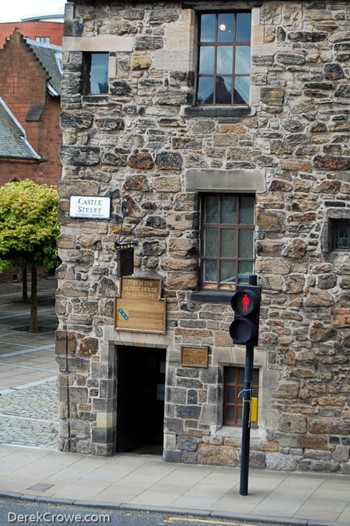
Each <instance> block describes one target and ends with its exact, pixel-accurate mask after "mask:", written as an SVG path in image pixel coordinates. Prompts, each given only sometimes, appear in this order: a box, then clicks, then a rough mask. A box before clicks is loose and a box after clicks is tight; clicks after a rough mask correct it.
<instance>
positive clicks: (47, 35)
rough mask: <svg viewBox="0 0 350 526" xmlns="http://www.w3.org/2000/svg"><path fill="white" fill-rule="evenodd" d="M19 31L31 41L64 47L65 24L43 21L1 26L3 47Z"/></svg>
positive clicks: (0, 40)
mask: <svg viewBox="0 0 350 526" xmlns="http://www.w3.org/2000/svg"><path fill="white" fill-rule="evenodd" d="M15 29H18V30H19V31H20V33H21V34H22V35H23V36H24V37H26V38H29V39H30V40H37V41H39V42H45V43H46V44H54V45H55V46H62V38H63V24H62V22H47V21H42V20H30V21H25V22H5V23H2V24H0V42H1V46H3V44H4V42H5V40H6V39H7V38H8V37H9V36H10V35H11V34H12V33H13V32H14V30H15Z"/></svg>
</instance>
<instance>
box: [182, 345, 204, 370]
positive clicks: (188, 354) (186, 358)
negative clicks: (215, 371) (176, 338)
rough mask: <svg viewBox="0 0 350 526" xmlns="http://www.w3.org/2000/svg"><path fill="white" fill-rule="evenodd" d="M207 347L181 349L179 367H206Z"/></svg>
mask: <svg viewBox="0 0 350 526" xmlns="http://www.w3.org/2000/svg"><path fill="white" fill-rule="evenodd" d="M208 354H209V349H208V347H181V365H183V366H187V367H208Z"/></svg>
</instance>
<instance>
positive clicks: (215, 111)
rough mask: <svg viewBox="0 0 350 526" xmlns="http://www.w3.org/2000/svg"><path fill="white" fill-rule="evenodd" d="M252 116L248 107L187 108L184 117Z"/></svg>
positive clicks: (251, 111)
mask: <svg viewBox="0 0 350 526" xmlns="http://www.w3.org/2000/svg"><path fill="white" fill-rule="evenodd" d="M251 115H254V112H253V110H252V108H251V107H250V106H192V107H191V106H188V107H187V108H184V113H183V116H184V117H208V118H209V117H246V116H251Z"/></svg>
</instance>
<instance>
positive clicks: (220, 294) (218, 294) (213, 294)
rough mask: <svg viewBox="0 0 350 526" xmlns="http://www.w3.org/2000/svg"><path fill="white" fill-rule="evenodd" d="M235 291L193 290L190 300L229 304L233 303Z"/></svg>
mask: <svg viewBox="0 0 350 526" xmlns="http://www.w3.org/2000/svg"><path fill="white" fill-rule="evenodd" d="M233 294H234V291H232V292H230V291H218V290H215V291H212V290H199V291H196V292H192V293H191V296H190V301H193V302H196V301H198V302H199V303H218V304H226V305H229V304H230V303H231V299H232V296H233Z"/></svg>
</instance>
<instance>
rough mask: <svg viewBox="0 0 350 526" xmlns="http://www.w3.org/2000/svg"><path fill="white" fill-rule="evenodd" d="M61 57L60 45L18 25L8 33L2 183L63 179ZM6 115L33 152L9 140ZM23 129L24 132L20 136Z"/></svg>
mask: <svg viewBox="0 0 350 526" xmlns="http://www.w3.org/2000/svg"><path fill="white" fill-rule="evenodd" d="M27 24H28V23H26V26H27ZM33 24H34V23H33ZM40 24H43V23H40ZM4 25H7V26H9V25H10V24H3V26H4ZM16 25H20V24H16ZM50 25H52V24H50ZM57 25H58V24H57ZM27 27H28V26H27ZM41 27H43V26H41ZM60 28H61V25H60ZM61 57H62V53H61V47H60V46H55V45H52V44H46V43H43V42H38V41H35V40H30V39H27V38H25V37H24V36H23V35H22V34H21V32H20V31H19V30H18V29H15V30H14V31H13V33H12V34H11V36H10V37H9V38H7V39H6V38H5V39H4V46H3V48H2V49H0V70H1V76H0V97H1V99H2V101H3V104H2V105H1V112H2V116H3V118H2V119H1V121H0V185H3V184H5V183H7V182H11V181H13V180H22V179H25V178H30V179H33V180H34V181H36V182H37V183H47V184H57V183H58V181H59V179H60V176H61V163H60V160H59V148H60V145H61V139H62V133H61V129H60V123H59V115H60V90H61V86H60V85H61ZM4 112H5V113H6V115H7V116H6V115H4ZM8 116H12V117H11V119H12V125H13V127H14V128H15V129H16V133H15V135H13V134H12V138H13V137H14V136H17V143H18V144H19V142H20V141H22V142H23V140H25V141H27V143H28V144H29V145H30V148H31V150H32V151H34V152H35V155H34V154H33V155H29V156H28V152H25V153H24V152H23V151H22V149H21V148H20V149H19V150H18V149H16V148H14V147H13V144H12V145H11V144H9V137H10V136H11V134H9V129H8V123H9V121H8ZM6 123H7V130H6V129H5V128H6V126H5V124H6ZM18 124H19V125H20V126H19V127H18ZM19 129H22V135H23V138H18V130H19Z"/></svg>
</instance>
